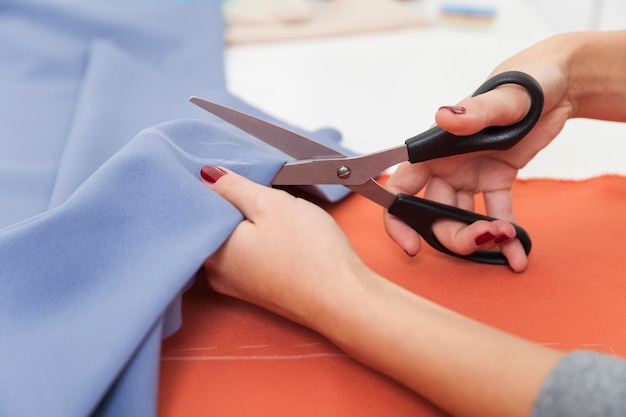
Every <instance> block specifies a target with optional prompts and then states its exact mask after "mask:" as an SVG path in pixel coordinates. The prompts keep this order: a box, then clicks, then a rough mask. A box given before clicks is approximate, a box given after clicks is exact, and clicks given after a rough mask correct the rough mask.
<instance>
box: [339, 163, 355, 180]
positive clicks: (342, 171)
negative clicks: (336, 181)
mask: <svg viewBox="0 0 626 417" xmlns="http://www.w3.org/2000/svg"><path fill="white" fill-rule="evenodd" d="M351 173H352V171H350V167H347V166H345V165H342V166H340V167H339V168H337V176H338V177H339V178H341V179H344V180H345V179H347V178H349V177H350V174H351Z"/></svg>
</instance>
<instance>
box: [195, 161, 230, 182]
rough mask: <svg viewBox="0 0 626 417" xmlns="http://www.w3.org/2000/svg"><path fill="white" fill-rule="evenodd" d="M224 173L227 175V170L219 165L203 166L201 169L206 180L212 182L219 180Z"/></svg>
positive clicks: (201, 174)
mask: <svg viewBox="0 0 626 417" xmlns="http://www.w3.org/2000/svg"><path fill="white" fill-rule="evenodd" d="M224 175H226V171H224V170H223V169H220V168H218V167H214V166H213V165H206V166H203V167H202V169H201V170H200V176H201V177H202V178H204V180H205V181H208V182H210V183H211V184H215V183H216V182H217V180H219V179H220V178H221V177H222V176H224Z"/></svg>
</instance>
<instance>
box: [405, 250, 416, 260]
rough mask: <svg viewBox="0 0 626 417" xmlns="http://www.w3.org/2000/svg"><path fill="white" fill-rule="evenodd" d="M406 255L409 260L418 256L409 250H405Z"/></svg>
mask: <svg viewBox="0 0 626 417" xmlns="http://www.w3.org/2000/svg"><path fill="white" fill-rule="evenodd" d="M404 253H406V254H407V256H408V257H409V258H415V257H416V256H417V253H411V252H409V251H407V250H405V251H404Z"/></svg>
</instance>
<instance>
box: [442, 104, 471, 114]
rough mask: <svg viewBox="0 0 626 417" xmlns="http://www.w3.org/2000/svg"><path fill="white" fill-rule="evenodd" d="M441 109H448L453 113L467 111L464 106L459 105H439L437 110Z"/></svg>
mask: <svg viewBox="0 0 626 417" xmlns="http://www.w3.org/2000/svg"><path fill="white" fill-rule="evenodd" d="M442 109H445V110H449V111H451V112H452V113H454V114H465V112H466V111H467V110H466V109H465V107H461V106H441V107H439V110H442Z"/></svg>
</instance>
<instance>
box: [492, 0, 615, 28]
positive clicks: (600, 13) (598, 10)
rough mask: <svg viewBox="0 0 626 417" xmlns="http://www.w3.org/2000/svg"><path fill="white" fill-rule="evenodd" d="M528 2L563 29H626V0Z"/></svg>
mask: <svg viewBox="0 0 626 417" xmlns="http://www.w3.org/2000/svg"><path fill="white" fill-rule="evenodd" d="M500 1H503V0H500ZM504 1H505V0H504ZM527 1H528V2H530V3H531V4H533V6H534V7H535V8H536V9H537V10H539V11H540V12H541V13H543V14H544V15H545V16H546V18H547V19H548V20H549V22H550V23H551V24H552V25H554V28H555V29H556V30H557V31H559V32H566V31H576V30H611V29H626V1H624V0H527Z"/></svg>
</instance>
